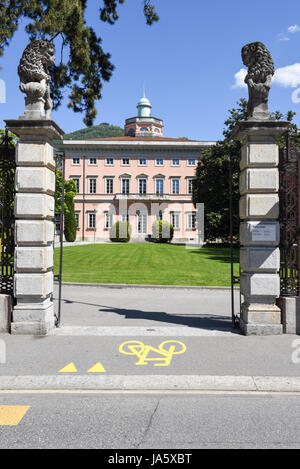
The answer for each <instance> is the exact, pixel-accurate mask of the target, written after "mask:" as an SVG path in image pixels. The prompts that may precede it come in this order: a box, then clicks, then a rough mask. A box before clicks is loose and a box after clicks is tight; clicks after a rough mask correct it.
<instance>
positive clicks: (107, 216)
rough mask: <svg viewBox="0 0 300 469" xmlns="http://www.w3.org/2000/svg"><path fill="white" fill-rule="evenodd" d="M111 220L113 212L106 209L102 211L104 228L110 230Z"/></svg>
mask: <svg viewBox="0 0 300 469" xmlns="http://www.w3.org/2000/svg"><path fill="white" fill-rule="evenodd" d="M113 221H114V214H113V213H112V212H109V211H108V210H106V211H105V212H104V229H105V230H110V229H111V227H112V226H113Z"/></svg>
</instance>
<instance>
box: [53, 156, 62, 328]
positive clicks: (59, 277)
mask: <svg viewBox="0 0 300 469" xmlns="http://www.w3.org/2000/svg"><path fill="white" fill-rule="evenodd" d="M57 171H61V173H62V188H61V205H60V214H59V225H60V229H59V273H58V274H56V275H54V280H55V281H57V282H58V309H57V313H56V314H55V325H56V327H60V322H61V287H62V262H63V236H64V207H65V152H64V151H56V152H55V181H56V173H57ZM56 195H57V194H56V182H55V199H56ZM54 233H55V231H54ZM54 237H55V234H54Z"/></svg>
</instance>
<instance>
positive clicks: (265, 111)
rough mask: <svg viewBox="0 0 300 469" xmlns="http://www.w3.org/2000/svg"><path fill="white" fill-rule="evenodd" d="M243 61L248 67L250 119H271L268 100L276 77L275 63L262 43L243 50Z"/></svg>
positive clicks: (247, 82)
mask: <svg viewBox="0 0 300 469" xmlns="http://www.w3.org/2000/svg"><path fill="white" fill-rule="evenodd" d="M242 59H243V63H244V65H246V67H248V73H247V76H246V78H245V83H246V84H247V85H248V91H249V102H248V119H250V120H265V119H271V115H270V112H269V108H268V98H269V92H270V89H271V83H272V77H273V75H274V62H273V60H272V56H271V54H270V52H269V51H268V49H267V48H266V46H265V45H264V44H263V43H262V42H252V43H250V44H247V45H245V46H244V47H243V48H242Z"/></svg>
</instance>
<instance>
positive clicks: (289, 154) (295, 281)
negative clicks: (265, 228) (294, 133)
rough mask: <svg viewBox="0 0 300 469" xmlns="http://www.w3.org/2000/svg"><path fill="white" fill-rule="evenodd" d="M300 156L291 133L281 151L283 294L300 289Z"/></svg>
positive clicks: (281, 294) (294, 294) (280, 200)
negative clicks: (293, 143) (294, 146)
mask: <svg viewBox="0 0 300 469" xmlns="http://www.w3.org/2000/svg"><path fill="white" fill-rule="evenodd" d="M299 157H300V154H299V152H298V151H297V150H296V149H295V148H293V145H292V143H291V139H290V136H289V135H288V136H287V137H286V143H285V148H283V149H281V150H280V152H279V223H280V296H298V295H299V292H300V289H299V261H300V249H299V245H300V231H299V225H300V223H299V222H300V220H299V208H300V207H299V204H300V195H299V181H300V173H299V172H300V164H299Z"/></svg>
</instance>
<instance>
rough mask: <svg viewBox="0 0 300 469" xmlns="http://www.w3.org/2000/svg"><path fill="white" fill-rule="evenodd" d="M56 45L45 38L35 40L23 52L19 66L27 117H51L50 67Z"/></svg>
mask: <svg viewBox="0 0 300 469" xmlns="http://www.w3.org/2000/svg"><path fill="white" fill-rule="evenodd" d="M54 60H55V56H54V45H53V44H52V43H51V42H49V41H45V40H39V41H33V42H31V43H30V44H28V46H27V47H26V49H25V50H24V52H23V55H22V58H21V60H20V63H19V66H18V74H19V77H20V86H19V88H20V90H21V91H22V93H25V94H26V97H25V115H24V118H26V119H39V118H46V119H50V117H51V111H52V108H53V104H52V100H51V98H50V74H49V72H48V67H51V66H52V65H53V64H54Z"/></svg>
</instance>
